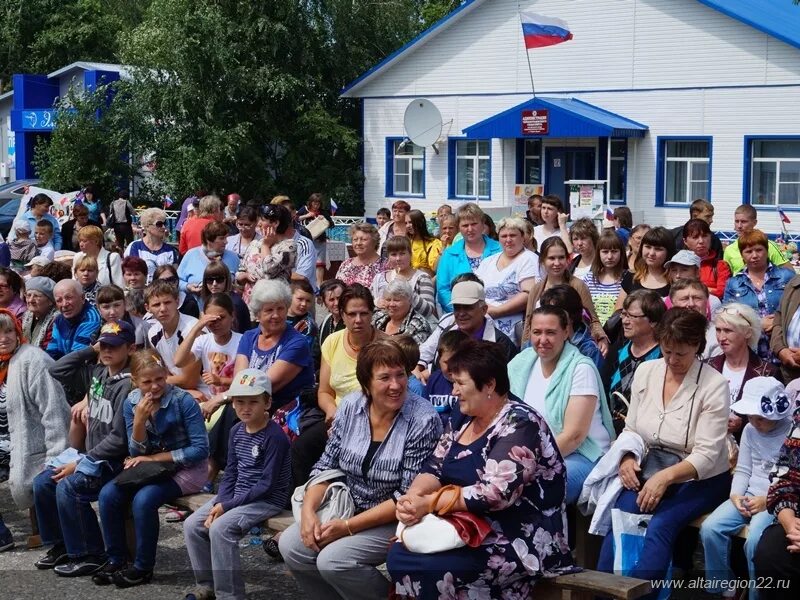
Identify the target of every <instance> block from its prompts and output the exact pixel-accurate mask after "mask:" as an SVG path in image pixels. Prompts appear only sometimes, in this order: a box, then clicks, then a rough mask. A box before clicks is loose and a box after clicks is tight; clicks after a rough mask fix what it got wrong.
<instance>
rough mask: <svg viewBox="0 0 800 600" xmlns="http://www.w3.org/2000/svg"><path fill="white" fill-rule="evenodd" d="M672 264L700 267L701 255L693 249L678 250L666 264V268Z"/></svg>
mask: <svg viewBox="0 0 800 600" xmlns="http://www.w3.org/2000/svg"><path fill="white" fill-rule="evenodd" d="M672 265H683V266H684V267H697V268H698V269H699V268H700V257H699V256H697V254H695V253H694V252H692V251H691V250H678V252H676V253H675V256H673V257H672V258H671V259H670V260H668V261H667V262H666V263H665V264H664V268H665V269H669V268H670V266H672Z"/></svg>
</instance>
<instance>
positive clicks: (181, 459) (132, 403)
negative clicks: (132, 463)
mask: <svg viewBox="0 0 800 600" xmlns="http://www.w3.org/2000/svg"><path fill="white" fill-rule="evenodd" d="M141 399H142V393H141V392H140V391H139V390H138V389H137V390H133V391H132V392H131V393H130V394H129V395H128V398H127V400H126V401H125V409H124V410H125V413H124V415H125V428H126V429H127V431H128V450H129V452H130V454H131V456H141V455H148V454H156V453H157V452H170V453H171V454H172V460H173V462H175V464H177V465H179V466H181V467H189V466H192V465H194V464H197V463H198V462H200V461H201V460H203V459H204V458H208V434H207V433H206V426H205V421H204V420H203V413H202V412H200V407H199V406H198V404H197V402H196V401H195V400H194V398H192V396H191V395H190V394H189V393H188V392H185V391H184V390H182V389H180V388H177V387H174V386H172V385H168V386H167V387H166V389H165V391H164V395H163V396H161V408H159V409H158V411H156V414H155V415H154V416H153V418H152V419H150V420H149V421H148V422H147V426H146V427H147V439H146V440H145V441H144V442H137V441H136V440H134V439H133V412H134V410H135V407H136V405H137V404H139V401H140V400H141Z"/></svg>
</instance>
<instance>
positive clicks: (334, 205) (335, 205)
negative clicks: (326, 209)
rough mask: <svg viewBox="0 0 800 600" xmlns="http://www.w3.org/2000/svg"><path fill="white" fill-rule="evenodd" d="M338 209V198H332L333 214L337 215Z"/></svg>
mask: <svg viewBox="0 0 800 600" xmlns="http://www.w3.org/2000/svg"><path fill="white" fill-rule="evenodd" d="M337 210H339V205H338V204H336V200H334V199H333V198H331V215H335V214H336V211H337Z"/></svg>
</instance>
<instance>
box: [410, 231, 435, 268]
mask: <svg viewBox="0 0 800 600" xmlns="http://www.w3.org/2000/svg"><path fill="white" fill-rule="evenodd" d="M441 255H442V242H441V240H437V239H435V238H434V239H432V240H430V241H429V242H427V243H426V242H423V241H422V240H412V242H411V266H412V267H414V268H415V269H430V270H431V271H436V265H437V264H438V263H439V257H440V256H441Z"/></svg>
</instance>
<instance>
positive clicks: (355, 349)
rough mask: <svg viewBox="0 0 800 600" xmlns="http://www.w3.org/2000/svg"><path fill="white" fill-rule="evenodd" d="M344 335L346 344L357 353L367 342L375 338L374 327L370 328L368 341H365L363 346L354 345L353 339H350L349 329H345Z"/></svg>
mask: <svg viewBox="0 0 800 600" xmlns="http://www.w3.org/2000/svg"><path fill="white" fill-rule="evenodd" d="M344 337H345V340H347V345H348V346H350V348H351V349H352V350H353V352H355V353H356V354H358V353H359V352H361V349H362V348H363V347H364V346H366V345H367V344H369V342H371V341H372V340H373V339H375V329H374V328H373V329H372V333H370V336H369V341H368V342H367V344H364V345H363V346H356V345H355V344H354V343H353V341H352V340H351V339H350V331H347V332H346V333H345V334H344Z"/></svg>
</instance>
